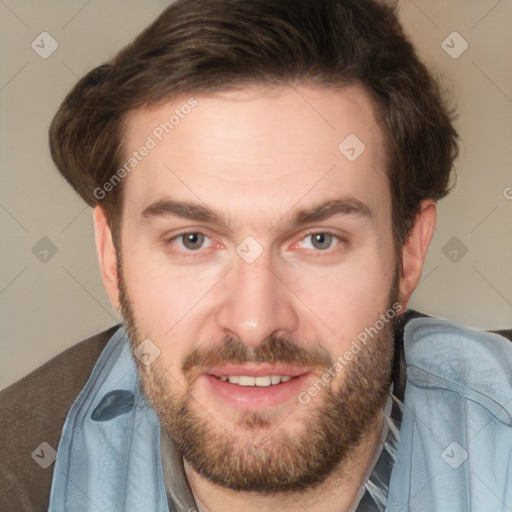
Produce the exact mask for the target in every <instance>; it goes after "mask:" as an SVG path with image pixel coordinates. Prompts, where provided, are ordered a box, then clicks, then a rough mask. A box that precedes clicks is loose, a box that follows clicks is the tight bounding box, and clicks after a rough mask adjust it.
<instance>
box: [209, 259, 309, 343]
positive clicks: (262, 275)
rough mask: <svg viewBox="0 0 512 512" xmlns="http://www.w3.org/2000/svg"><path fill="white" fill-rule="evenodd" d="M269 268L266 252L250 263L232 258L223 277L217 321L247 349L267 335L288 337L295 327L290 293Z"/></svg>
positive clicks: (270, 267)
mask: <svg viewBox="0 0 512 512" xmlns="http://www.w3.org/2000/svg"><path fill="white" fill-rule="evenodd" d="M283 281H284V280H283V279H282V278H281V277H280V276H279V275H278V274H277V272H276V270H275V269H274V268H273V266H272V262H271V258H270V257H267V256H266V255H265V252H264V253H263V254H261V255H260V256H259V258H258V259H257V260H256V261H255V262H253V263H247V262H246V261H244V260H243V259H242V258H238V257H237V258H236V259H235V267H234V268H233V270H231V272H229V274H228V275H227V276H226V279H225V280H224V282H223V289H222V293H221V305H220V307H219V308H218V310H217V314H216V322H217V326H218V328H219V329H221V330H222V331H223V332H224V334H225V335H229V336H232V337H235V338H236V339H239V340H240V341H241V342H242V343H244V344H245V345H247V346H257V345H260V344H261V343H263V342H264V341H265V339H267V338H268V337H269V336H271V335H273V336H290V334H291V333H293V332H294V331H295V330H296V329H297V326H298V321H299V319H298V315H297V312H296V310H295V307H294V302H293V298H294V295H293V292H292V291H291V290H290V289H289V288H288V287H287V286H286V283H285V282H283Z"/></svg>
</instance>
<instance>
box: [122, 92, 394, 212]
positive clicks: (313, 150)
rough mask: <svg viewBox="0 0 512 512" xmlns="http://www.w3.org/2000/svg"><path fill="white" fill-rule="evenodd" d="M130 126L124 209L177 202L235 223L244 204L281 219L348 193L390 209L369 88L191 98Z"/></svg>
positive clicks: (131, 119) (137, 114) (135, 116)
mask: <svg viewBox="0 0 512 512" xmlns="http://www.w3.org/2000/svg"><path fill="white" fill-rule="evenodd" d="M126 123H127V129H126V134H125V139H124V150H125V159H126V161H128V160H129V159H131V160H133V162H132V163H134V164H135V165H134V166H133V168H131V169H130V172H129V173H127V178H126V182H125V183H124V187H125V190H124V194H125V198H126V199H128V200H127V201H125V205H128V208H129V209H130V210H131V211H134V212H135V211H138V212H139V214H140V213H141V212H142V211H143V210H144V209H145V208H147V206H148V205H149V204H150V203H154V202H157V201H158V200H161V199H164V198H165V197H169V196H172V197H174V198H179V199H187V200H193V201H194V202H202V203H203V204H204V203H206V205H207V206H208V207H210V208H211V209H212V210H214V211H224V212H226V215H228V216H229V211H228V210H229V209H230V208H232V209H233V211H232V212H231V214H232V218H233V221H235V219H236V215H235V211H234V209H235V208H237V207H238V208H239V209H240V208H245V209H247V210H248V211H250V212H252V215H253V216H257V215H258V214H259V212H263V211H269V210H272V209H275V210H276V211H275V215H276V216H279V213H278V212H277V209H279V208H281V209H282V210H290V208H292V207H293V205H294V204H298V203H302V206H303V207H306V206H308V204H316V203H318V199H321V198H325V197H329V196H334V195H336V196H338V195H342V194H345V195H350V196H352V197H353V198H355V199H356V200H360V201H361V202H363V203H365V204H368V203H369V206H378V205H377V203H379V202H380V203H383V204H382V206H383V207H384V208H386V207H387V206H388V203H389V187H388V182H387V178H386V175H385V161H386V158H385V148H384V145H383V137H382V132H381V129H380V126H379V125H378V123H377V118H376V115H375V108H374V105H373V103H372V101H371V99H370V96H369V95H368V94H367V93H366V92H365V91H364V90H363V89H362V88H360V87H355V86H351V87H345V88H343V89H336V90H335V89H330V88H325V87H310V86H292V85H290V86H286V87H279V88H277V87H261V86H259V87H250V88H245V89H241V90H231V91H223V92H219V93H215V94H208V95H193V94H191V95H190V96H180V97H177V98H174V99H172V100H170V101H168V102H166V103H163V104H161V105H159V106H158V107H153V108H151V109H144V110H142V109H141V110H137V111H134V112H131V113H130V115H129V116H127V118H126ZM144 147H148V148H150V149H149V150H147V151H146V150H143V148H144ZM135 153H137V155H136V156H134V154H135ZM141 153H144V154H145V156H141ZM134 159H135V160H137V161H136V162H135V160H134ZM240 219H241V217H240ZM246 220H247V219H246Z"/></svg>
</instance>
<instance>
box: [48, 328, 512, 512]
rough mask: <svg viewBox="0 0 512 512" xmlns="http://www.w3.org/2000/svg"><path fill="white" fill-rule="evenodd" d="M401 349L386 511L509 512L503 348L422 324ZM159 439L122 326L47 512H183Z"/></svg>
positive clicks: (509, 433)
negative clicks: (398, 421) (403, 367)
mask: <svg viewBox="0 0 512 512" xmlns="http://www.w3.org/2000/svg"><path fill="white" fill-rule="evenodd" d="M404 349H405V358H406V362H407V386H406V392H405V400H404V406H403V418H402V425H401V429H400V435H399V437H400V440H399V443H398V450H397V453H396V461H395V464H394V466H393V470H392V474H391V481H390V482H389V492H388V497H387V505H386V506H385V510H386V511H388V512H395V511H396V512H398V511H400V512H406V511H415V512H430V511H432V512H468V511H471V512H505V511H508V512H510V511H511V510H512V343H510V342H509V341H508V340H506V339H505V338H503V337H500V336H498V335H494V334H489V333H483V332H480V331H476V330H473V329H468V328H465V327H462V326H459V325H457V324H454V323H452V322H448V321H445V320H439V319H431V318H426V319H425V318H422V319H416V320H411V321H410V322H409V323H408V324H407V325H406V328H405V333H404ZM160 434H161V433H160V424H159V421H158V418H157V416H156V414H155V413H154V411H153V410H152V409H151V408H150V407H149V406H148V404H147V402H146V400H145V397H144V394H143V393H142V391H141V388H140V385H139V383H138V381H137V372H136V366H135V364H134V362H133V360H132V356H131V353H130V350H129V344H128V339H127V337H126V333H125V331H124V330H123V329H122V328H120V329H119V330H118V331H117V332H116V333H115V334H114V336H113V337H112V338H111V340H110V341H109V342H108V344H107V346H106V347H105V349H104V351H103V352H102V354H101V356H100V358H99V359H98V361H97V363H96V365H95V367H94V369H93V371H92V373H91V376H90V378H89V380H88V382H87V384H86V385H85V387H84V389H83V390H82V392H81V393H80V395H79V396H78V397H77V399H76V401H75V403H74V404H73V406H72V407H71V409H70V411H69V413H68V417H67V419H66V422H65V424H64V427H63V431H62V436H61V440H60V443H59V448H58V455H57V459H56V463H55V468H54V477H53V482H52V489H51V496H50V506H49V510H50V511H51V512H73V511H80V512H86V511H87V512H89V511H95V512H97V511H101V512H107V511H108V512H111V511H123V512H141V511H144V512H146V511H148V512H168V511H170V512H174V510H175V511H179V512H189V510H190V504H191V503H194V502H193V498H192V496H191V495H190V490H189V488H188V485H187V484H186V483H185V482H184V475H183V469H182V467H177V468H176V471H175V472H174V474H171V478H173V479H174V481H173V489H172V492H173V500H172V502H173V503H174V504H173V505H168V501H167V496H166V489H165V485H164V476H163V473H162V462H161V453H160V443H161V441H160V439H161V438H160ZM383 487H384V486H383ZM385 487H387V484H386V486H385ZM376 491H377V493H378V492H379V489H376ZM380 491H381V493H386V492H387V489H386V488H382V489H381V490H380ZM384 495H385V494H384ZM361 505H362V503H361ZM172 507H174V510H173V509H172ZM360 509H361V507H358V508H357V510H358V511H359V510H360ZM192 510H194V509H192ZM367 510H369V509H367ZM372 510H373V509H372Z"/></svg>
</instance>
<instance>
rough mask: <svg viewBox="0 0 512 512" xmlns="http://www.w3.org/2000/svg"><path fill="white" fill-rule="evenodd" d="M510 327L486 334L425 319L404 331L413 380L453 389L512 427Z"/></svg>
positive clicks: (415, 321) (413, 322)
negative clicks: (507, 329) (506, 329)
mask: <svg viewBox="0 0 512 512" xmlns="http://www.w3.org/2000/svg"><path fill="white" fill-rule="evenodd" d="M510 334H511V333H510V331H494V332H486V331H480V330H477V329H473V328H469V327H465V326H462V325H459V324H456V323H454V322H450V321H448V320H443V319H438V318H419V319H414V320H412V321H410V322H408V323H407V325H406V326H405V329H404V356H405V360H406V365H407V377H408V380H409V382H411V383H413V384H414V385H416V386H420V387H424V388H427V387H428V388H430V389H434V388H436V389H447V390H451V391H453V392H457V393H458V394H459V395H461V396H463V397H465V398H466V399H469V400H472V401H473V402H474V403H478V404H480V405H482V406H483V407H485V408H487V409H489V412H490V413H491V414H493V415H495V416H496V417H498V418H500V419H502V421H503V422H504V423H506V424H511V425H512V405H511V404H512V381H511V380H510V375H512V343H511V342H510Z"/></svg>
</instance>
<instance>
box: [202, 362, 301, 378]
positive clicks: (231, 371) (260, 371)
mask: <svg viewBox="0 0 512 512" xmlns="http://www.w3.org/2000/svg"><path fill="white" fill-rule="evenodd" d="M308 371H309V369H308V368H300V367H292V366H286V365H268V364H262V363H260V364H258V363H252V364H245V365H226V366H216V367H214V368H209V369H208V370H206V371H205V372H204V373H205V374H207V375H213V376H215V377H222V376H228V377H229V376H230V375H246V376H248V377H265V376H267V375H281V376H285V375H287V376H290V377H298V376H299V375H303V374H305V373H307V372H308Z"/></svg>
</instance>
